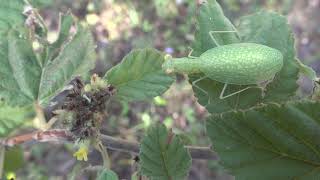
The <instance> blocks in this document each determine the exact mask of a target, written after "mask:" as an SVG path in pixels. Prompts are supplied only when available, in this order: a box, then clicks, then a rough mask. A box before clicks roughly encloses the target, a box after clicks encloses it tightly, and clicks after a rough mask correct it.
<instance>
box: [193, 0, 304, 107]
mask: <svg viewBox="0 0 320 180" xmlns="http://www.w3.org/2000/svg"><path fill="white" fill-rule="evenodd" d="M234 29H235V28H234V27H233V25H232V24H231V23H230V21H229V20H228V19H227V18H226V17H225V16H224V15H223V12H222V10H221V8H220V6H219V5H218V4H217V3H216V2H215V1H213V0H211V1H210V2H209V3H205V4H203V5H202V6H201V7H200V13H199V16H198V29H197V32H196V39H195V42H194V44H193V46H192V47H193V48H194V50H195V51H194V52H195V53H194V55H197V56H199V55H200V54H201V53H203V52H205V51H206V50H208V49H210V48H213V47H214V44H213V42H212V40H211V38H210V37H209V35H208V32H209V31H212V30H223V31H225V30H234ZM237 29H238V33H239V35H240V39H241V41H242V42H254V43H258V44H264V45H267V46H269V47H272V48H275V49H278V50H279V51H281V53H282V54H283V56H284V66H283V68H282V70H281V71H280V72H279V73H277V75H276V76H275V78H274V79H273V81H272V82H270V83H269V84H268V85H267V87H266V88H265V94H264V96H262V89H260V88H253V89H249V90H246V91H244V92H241V93H239V94H237V95H235V96H232V97H229V98H226V99H223V100H221V99H219V95H220V93H221V91H222V88H223V85H224V84H223V83H219V82H216V81H213V80H210V79H208V78H207V79H205V80H203V81H200V83H198V84H197V85H198V86H199V87H200V88H202V89H204V90H205V91H207V92H208V93H209V95H206V94H204V93H203V92H202V91H200V90H199V89H198V88H196V87H193V89H194V91H195V94H196V96H197V97H198V100H199V102H200V104H202V105H206V108H207V110H208V111H209V112H211V113H222V112H226V111H230V110H238V109H248V108H250V107H253V106H255V105H257V104H259V103H261V102H282V101H286V100H290V99H291V98H292V96H294V95H295V92H296V90H297V88H298V85H297V83H296V81H297V79H298V72H299V69H298V63H297V61H296V60H295V49H294V39H293V36H292V32H291V30H290V27H289V25H288V24H287V20H286V18H285V17H283V16H280V15H278V14H276V13H271V12H264V11H263V12H260V13H257V14H253V15H251V16H246V17H243V18H241V21H240V25H239V27H238V28H237ZM270 32H272V33H270ZM215 38H216V39H217V40H218V42H219V43H220V44H230V43H237V42H239V41H238V40H237V39H236V35H235V34H232V33H223V34H216V35H215ZM198 78H199V76H195V77H191V81H194V80H196V79H198ZM243 88H244V86H241V87H240V86H237V85H230V86H228V88H227V89H228V91H227V92H226V94H230V93H232V92H235V91H238V90H240V89H243ZM209 97H210V98H211V99H210V101H209V102H210V104H207V103H208V98H209Z"/></svg>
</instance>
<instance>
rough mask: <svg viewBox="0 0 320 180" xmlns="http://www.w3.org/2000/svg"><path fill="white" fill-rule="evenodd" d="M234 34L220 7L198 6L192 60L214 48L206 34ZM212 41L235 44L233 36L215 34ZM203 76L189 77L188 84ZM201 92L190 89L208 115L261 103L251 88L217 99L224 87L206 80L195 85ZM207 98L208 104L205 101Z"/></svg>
mask: <svg viewBox="0 0 320 180" xmlns="http://www.w3.org/2000/svg"><path fill="white" fill-rule="evenodd" d="M233 30H235V28H234V26H233V25H232V23H231V22H230V21H229V19H228V18H226V17H225V16H224V14H223V11H222V9H221V7H220V5H219V4H218V3H217V2H216V1H215V0H208V2H207V3H204V4H202V5H201V6H200V9H199V15H198V17H197V31H196V35H195V41H194V43H193V44H192V48H193V50H194V51H193V53H192V55H193V56H200V55H201V54H202V53H204V52H205V51H207V50H208V49H211V48H214V47H215V44H214V43H213V41H212V39H211V38H210V36H209V31H233ZM215 39H216V40H217V41H218V43H219V44H221V45H224V44H232V43H239V39H238V38H237V36H236V34H235V33H220V34H215ZM202 76H204V75H195V76H189V78H190V80H191V82H193V81H195V80H197V79H199V78H200V77H202ZM197 86H199V87H200V88H201V89H203V90H205V91H206V92H207V93H208V95H207V94H205V93H204V92H202V91H201V90H199V88H197V87H195V86H193V91H194V92H195V96H196V97H197V98H198V102H199V103H200V104H201V105H203V106H206V109H207V110H208V111H209V112H211V113H222V112H225V111H230V110H234V109H247V108H250V107H252V106H254V105H256V104H257V103H259V102H260V100H261V92H262V91H261V89H260V88H252V89H248V90H246V91H244V92H243V93H239V94H237V95H234V96H231V97H229V98H226V99H223V100H221V99H219V96H220V93H221V91H222V88H223V86H224V83H220V82H218V81H214V80H211V79H209V78H206V79H204V80H202V81H200V82H198V83H197ZM243 88H245V86H238V85H228V88H227V91H225V93H226V94H230V93H232V92H236V91H238V90H240V89H243ZM209 98H210V100H208V99H209Z"/></svg>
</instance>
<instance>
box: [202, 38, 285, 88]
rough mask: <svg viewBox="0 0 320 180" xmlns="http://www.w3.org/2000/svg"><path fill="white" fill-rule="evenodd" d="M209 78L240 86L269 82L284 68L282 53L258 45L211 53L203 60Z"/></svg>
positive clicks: (209, 51)
mask: <svg viewBox="0 0 320 180" xmlns="http://www.w3.org/2000/svg"><path fill="white" fill-rule="evenodd" d="M200 60H201V62H202V68H201V70H202V71H203V73H205V74H206V75H207V76H208V77H209V78H211V79H214V80H216V81H219V82H223V83H228V84H237V85H248V84H256V83H259V82H262V81H266V80H269V79H271V78H273V77H274V75H275V74H276V73H277V72H279V71H280V70H281V68H282V65H283V56H282V54H281V52H280V51H278V50H276V49H273V48H270V47H268V46H264V45H261V44H255V43H236V44H229V45H224V46H219V47H216V48H213V49H209V50H208V51H206V52H204V53H203V54H202V55H201V56H200Z"/></svg>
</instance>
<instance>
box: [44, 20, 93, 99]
mask: <svg viewBox="0 0 320 180" xmlns="http://www.w3.org/2000/svg"><path fill="white" fill-rule="evenodd" d="M94 60H95V57H94V41H93V38H92V35H91V32H90V30H89V29H87V28H84V27H83V26H81V25H80V24H78V26H77V33H76V34H75V35H74V37H73V38H72V40H71V41H70V42H69V43H67V44H65V45H64V47H63V48H62V50H61V51H60V53H59V55H58V56H57V57H56V58H55V59H53V60H52V61H49V62H48V64H47V65H46V66H45V67H44V68H43V73H42V77H41V81H40V87H39V102H40V104H42V105H46V104H47V103H48V101H49V100H50V99H51V98H52V97H53V96H54V95H56V94H57V93H59V92H60V91H62V89H63V87H64V86H65V85H66V83H68V82H69V81H71V79H73V78H74V77H76V76H82V77H84V78H87V77H88V75H89V70H91V68H93V66H94V64H95V63H94Z"/></svg>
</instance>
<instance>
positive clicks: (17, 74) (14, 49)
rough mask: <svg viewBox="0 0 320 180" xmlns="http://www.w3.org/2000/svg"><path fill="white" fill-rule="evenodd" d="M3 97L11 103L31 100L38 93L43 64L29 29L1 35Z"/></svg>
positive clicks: (0, 68) (0, 88) (30, 101)
mask: <svg viewBox="0 0 320 180" xmlns="http://www.w3.org/2000/svg"><path fill="white" fill-rule="evenodd" d="M0 54H1V56H0V97H2V98H3V99H5V100H6V102H8V103H9V104H10V105H21V106H24V105H25V104H31V103H32V102H33V101H34V100H35V99H36V98H37V95H38V89H39V81H40V76H41V66H40V64H39V63H38V61H37V58H36V56H35V54H34V53H33V49H32V46H31V43H30V41H29V39H28V38H27V32H26V31H24V30H23V29H20V30H19V31H17V30H11V31H9V32H8V35H7V38H3V37H1V38H0Z"/></svg>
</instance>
